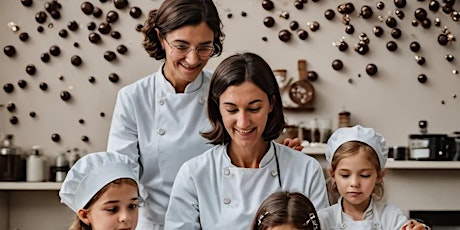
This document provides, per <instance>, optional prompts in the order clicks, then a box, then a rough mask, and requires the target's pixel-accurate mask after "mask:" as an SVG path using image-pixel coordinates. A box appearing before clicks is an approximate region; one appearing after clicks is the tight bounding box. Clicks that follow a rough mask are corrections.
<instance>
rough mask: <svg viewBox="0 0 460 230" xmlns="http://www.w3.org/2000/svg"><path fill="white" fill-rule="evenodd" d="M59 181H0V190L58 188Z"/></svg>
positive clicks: (59, 187) (59, 186) (59, 185)
mask: <svg viewBox="0 0 460 230" xmlns="http://www.w3.org/2000/svg"><path fill="white" fill-rule="evenodd" d="M61 185H62V183H61V182H0V190H59V189H61Z"/></svg>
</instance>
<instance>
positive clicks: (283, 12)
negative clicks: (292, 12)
mask: <svg viewBox="0 0 460 230" xmlns="http://www.w3.org/2000/svg"><path fill="white" fill-rule="evenodd" d="M280 18H284V19H289V12H287V11H282V12H281V13H280Z"/></svg>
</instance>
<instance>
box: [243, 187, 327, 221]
mask: <svg viewBox="0 0 460 230" xmlns="http://www.w3.org/2000/svg"><path fill="white" fill-rule="evenodd" d="M251 229H252V230H275V229H279V230H281V229H284V230H321V227H320V224H319V220H318V214H317V213H316V209H315V206H313V204H312V203H311V201H310V200H309V199H308V198H307V197H306V196H304V195H303V194H302V193H299V192H275V193H273V194H272V195H270V196H268V197H267V198H266V199H265V200H264V201H263V202H262V204H260V207H259V210H257V213H256V215H255V216H254V220H253V221H252V224H251Z"/></svg>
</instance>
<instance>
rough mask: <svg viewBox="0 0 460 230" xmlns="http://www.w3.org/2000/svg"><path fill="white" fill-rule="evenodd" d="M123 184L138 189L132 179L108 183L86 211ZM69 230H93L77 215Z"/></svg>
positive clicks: (95, 196) (89, 203)
mask: <svg viewBox="0 0 460 230" xmlns="http://www.w3.org/2000/svg"><path fill="white" fill-rule="evenodd" d="M123 184H128V185H132V186H135V187H136V188H137V183H136V181H134V180H133V179H130V178H119V179H116V180H114V181H112V182H110V183H108V184H107V185H105V186H104V187H103V188H102V189H101V190H99V192H97V193H96V194H95V195H94V196H93V198H91V200H89V202H88V203H87V204H86V205H85V207H84V209H88V208H90V207H91V205H93V204H94V202H96V201H97V200H99V198H101V196H102V195H103V194H104V193H105V192H107V190H109V188H113V187H118V186H121V185H123ZM69 230H92V228H91V225H87V224H85V222H83V221H82V220H80V218H78V215H77V218H76V219H75V220H74V221H73V222H72V224H71V225H70V228H69Z"/></svg>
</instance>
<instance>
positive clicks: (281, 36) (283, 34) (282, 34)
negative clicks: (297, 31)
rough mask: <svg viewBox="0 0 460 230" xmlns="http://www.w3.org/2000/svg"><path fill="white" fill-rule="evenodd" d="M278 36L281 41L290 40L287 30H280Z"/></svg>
mask: <svg viewBox="0 0 460 230" xmlns="http://www.w3.org/2000/svg"><path fill="white" fill-rule="evenodd" d="M278 38H279V39H280V40H281V41H283V42H288V41H289V40H291V32H289V30H280V32H279V33H278Z"/></svg>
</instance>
